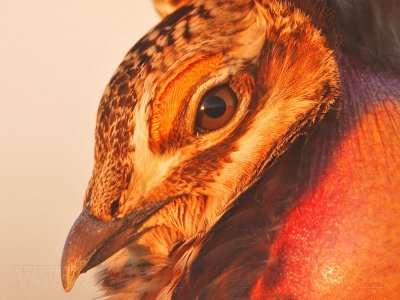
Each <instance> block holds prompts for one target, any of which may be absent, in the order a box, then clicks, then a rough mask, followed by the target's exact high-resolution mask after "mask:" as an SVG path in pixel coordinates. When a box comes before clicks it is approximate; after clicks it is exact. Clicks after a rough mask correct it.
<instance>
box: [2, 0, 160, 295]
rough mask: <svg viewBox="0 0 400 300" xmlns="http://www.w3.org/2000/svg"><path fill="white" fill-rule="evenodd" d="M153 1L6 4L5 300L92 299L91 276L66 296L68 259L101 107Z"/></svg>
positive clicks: (150, 19) (148, 23)
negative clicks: (63, 263) (64, 258)
mask: <svg viewBox="0 0 400 300" xmlns="http://www.w3.org/2000/svg"><path fill="white" fill-rule="evenodd" d="M158 20H159V18H158V16H157V15H156V13H155V11H154V9H153V7H152V4H151V1H150V0H142V1H137V0H114V1H110V0H108V1H106V0H86V1H78V0H74V1H72V0H67V1H66V0H63V1H61V0H35V1H28V0H25V1H18V0H14V1H13V0H0V87H1V90H0V113H1V117H0V201H1V216H0V299H8V300H14V299H94V298H96V297H98V296H99V293H98V292H97V291H96V289H95V287H94V282H93V273H89V274H85V275H84V276H82V277H80V278H79V279H78V281H77V283H76V285H75V288H74V289H73V290H72V292H70V293H69V294H66V293H65V292H64V291H63V289H62V285H61V280H60V267H59V264H60V259H61V253H62V248H63V245H64V241H65V238H66V236H67V234H68V231H69V229H70V227H71V225H72V224H73V222H74V220H75V218H76V217H77V216H78V214H79V212H80V210H81V205H82V199H83V195H84V192H85V189H86V184H87V182H88V180H89V177H90V174H91V168H92V163H93V144H94V127H95V117H96V110H97V105H98V103H99V101H100V97H101V95H102V93H103V90H104V88H105V86H106V85H107V83H108V80H109V79H110V78H111V75H112V74H113V72H114V70H115V69H116V68H117V66H118V64H119V63H120V62H121V61H122V58H123V56H124V55H125V53H126V52H127V51H128V50H129V48H131V46H133V45H134V43H135V42H136V41H137V40H138V39H139V38H140V37H141V36H142V35H143V34H145V33H146V32H147V31H148V30H150V29H151V27H152V26H154V25H155V24H156V23H157V22H158Z"/></svg>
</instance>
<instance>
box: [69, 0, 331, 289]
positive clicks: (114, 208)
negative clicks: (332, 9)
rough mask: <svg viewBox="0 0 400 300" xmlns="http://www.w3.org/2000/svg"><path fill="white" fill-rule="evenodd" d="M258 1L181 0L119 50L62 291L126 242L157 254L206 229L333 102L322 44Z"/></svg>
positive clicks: (286, 13) (285, 9) (274, 5)
mask: <svg viewBox="0 0 400 300" xmlns="http://www.w3.org/2000/svg"><path fill="white" fill-rule="evenodd" d="M266 2H267V3H262V4H261V3H260V2H259V1H250V0H247V1H223V2H222V3H221V2H220V1H195V2H193V3H189V4H188V5H186V6H182V7H181V8H180V9H178V10H177V11H176V12H174V13H173V14H171V15H168V16H167V17H166V18H164V19H163V21H162V22H161V23H160V24H159V25H157V26H156V27H155V28H154V29H153V30H152V31H150V32H149V33H148V34H147V35H146V36H144V37H143V38H142V39H141V40H140V41H139V42H138V43H137V44H136V45H135V46H134V47H133V48H132V49H131V50H130V51H129V52H128V54H127V55H126V57H125V59H124V60H123V62H122V63H121V65H120V66H119V68H118V69H117V71H116V73H115V75H114V76H113V77H112V79H111V81H110V83H109V85H108V86H107V88H106V90H105V92H104V95H103V97H102V99H101V102H100V106H99V110H98V114H97V125H96V139H95V165H94V171H93V175H92V178H91V180H90V182H89V185H88V189H87V193H86V197H85V200H84V208H83V211H82V213H81V215H80V216H79V217H78V219H77V220H76V222H75V224H74V225H73V227H72V229H71V231H70V233H69V235H68V238H67V241H66V244H65V248H64V253H63V261H62V279H63V285H64V288H65V289H66V290H70V289H71V288H72V286H73V283H74V281H75V280H76V278H77V277H78V276H79V274H80V273H82V272H85V271H87V270H88V269H90V268H92V267H94V266H96V265H98V264H99V263H101V262H102V261H104V260H105V259H107V258H108V257H110V256H112V255H113V254H115V253H116V252H117V251H119V250H120V249H122V248H123V247H126V246H127V245H129V244H132V243H136V244H138V245H141V246H142V247H144V248H146V249H147V251H149V252H150V253H153V254H158V255H165V256H168V255H169V253H170V252H171V251H172V249H173V248H174V246H175V245H176V244H177V243H185V242H187V241H189V240H191V239H193V238H195V237H196V236H198V235H200V234H204V233H206V232H207V230H208V229H209V228H210V227H211V226H212V225H214V224H215V222H216V221H217V220H218V219H219V218H220V217H221V216H222V215H223V214H224V212H226V210H227V209H228V208H229V207H230V206H232V205H233V204H234V203H235V202H236V200H237V199H238V197H239V196H240V195H241V194H242V193H243V192H245V191H246V190H247V189H248V188H249V187H250V186H251V185H252V184H254V183H255V182H256V181H257V179H259V177H260V174H261V173H262V172H264V171H266V172H268V166H270V165H271V163H272V162H273V161H274V159H275V158H277V157H279V156H280V155H281V154H282V153H284V152H285V150H286V149H287V148H288V147H289V146H290V145H291V143H292V142H293V141H294V140H295V139H296V137H298V136H299V135H300V134H302V133H304V132H306V131H307V130H308V129H309V127H310V125H312V124H313V123H314V122H316V121H318V120H319V119H321V117H322V116H323V115H324V113H325V112H326V111H327V110H328V109H329V107H330V106H331V105H332V104H333V103H334V101H335V98H336V97H337V94H338V71H337V65H336V62H335V59H334V55H333V51H332V50H331V48H330V46H329V43H328V41H327V38H326V37H325V36H324V35H323V34H322V32H321V30H320V29H319V28H317V27H316V26H315V24H314V23H313V22H312V20H311V19H310V17H308V16H307V15H305V14H304V13H303V12H302V11H301V10H300V9H298V8H296V7H294V6H293V5H291V4H288V3H280V2H275V1H266Z"/></svg>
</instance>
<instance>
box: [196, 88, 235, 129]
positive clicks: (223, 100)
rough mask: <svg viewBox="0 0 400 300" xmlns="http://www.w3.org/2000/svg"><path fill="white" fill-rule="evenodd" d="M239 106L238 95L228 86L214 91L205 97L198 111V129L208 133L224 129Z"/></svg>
mask: <svg viewBox="0 0 400 300" xmlns="http://www.w3.org/2000/svg"><path fill="white" fill-rule="evenodd" d="M237 105H238V100H237V97H236V94H235V93H234V91H232V89H230V88H229V87H228V86H226V85H223V86H219V87H217V88H214V89H212V90H211V91H209V92H208V93H207V94H205V95H204V97H203V99H202V100H201V102H200V106H199V108H198V109H197V115H196V126H197V129H198V130H199V131H202V132H208V131H214V130H217V129H219V128H221V127H223V126H224V125H226V124H227V123H228V122H229V120H230V119H231V118H232V117H233V115H234V114H235V111H236V108H237Z"/></svg>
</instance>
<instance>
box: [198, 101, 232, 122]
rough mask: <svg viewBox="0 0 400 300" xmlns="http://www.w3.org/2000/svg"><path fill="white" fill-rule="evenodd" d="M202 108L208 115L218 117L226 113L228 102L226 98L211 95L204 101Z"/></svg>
mask: <svg viewBox="0 0 400 300" xmlns="http://www.w3.org/2000/svg"><path fill="white" fill-rule="evenodd" d="M201 109H202V110H203V111H204V113H205V114H206V115H207V116H209V117H210V118H214V119H216V118H219V117H221V116H223V115H224V113H225V111H226V104H225V101H224V99H222V98H220V97H218V96H210V97H208V98H206V99H205V100H204V101H203V103H202V105H201Z"/></svg>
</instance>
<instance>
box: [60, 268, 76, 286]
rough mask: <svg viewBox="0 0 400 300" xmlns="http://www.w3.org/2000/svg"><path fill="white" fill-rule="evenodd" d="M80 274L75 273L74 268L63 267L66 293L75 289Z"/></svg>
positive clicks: (63, 281) (63, 282) (62, 272)
mask: <svg viewBox="0 0 400 300" xmlns="http://www.w3.org/2000/svg"><path fill="white" fill-rule="evenodd" d="M78 276H79V273H77V272H74V271H73V270H72V268H68V267H64V266H63V267H62V268H61V281H62V285H63V288H64V291H66V292H69V291H71V290H72V288H73V287H74V284H75V281H76V279H77V278H78Z"/></svg>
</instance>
